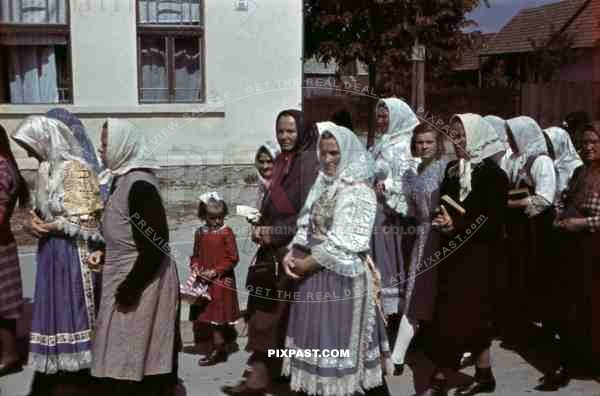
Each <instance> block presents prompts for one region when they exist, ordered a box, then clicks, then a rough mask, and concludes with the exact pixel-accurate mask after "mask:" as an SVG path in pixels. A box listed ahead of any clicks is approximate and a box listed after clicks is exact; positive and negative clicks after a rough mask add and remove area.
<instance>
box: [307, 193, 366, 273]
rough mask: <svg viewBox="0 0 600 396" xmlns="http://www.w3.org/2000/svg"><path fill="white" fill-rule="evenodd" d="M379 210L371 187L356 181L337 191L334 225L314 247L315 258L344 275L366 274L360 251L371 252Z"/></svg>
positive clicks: (326, 266) (331, 269)
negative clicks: (372, 236)
mask: <svg viewBox="0 0 600 396" xmlns="http://www.w3.org/2000/svg"><path fill="white" fill-rule="evenodd" d="M376 210H377V199H376V197H375V192H374V191H373V190H372V189H371V188H370V187H369V186H367V185H364V184H356V185H352V186H347V187H344V188H342V189H341V190H340V191H338V198H337V202H336V204H335V209H334V215H333V225H332V226H331V228H330V230H329V232H328V233H327V239H326V240H325V241H324V242H322V243H320V244H318V245H316V246H314V247H313V248H312V255H313V258H314V259H315V260H316V261H317V262H318V263H319V264H320V265H321V266H322V267H324V268H326V269H328V270H330V271H333V272H335V273H337V274H339V275H342V276H347V277H355V276H358V275H360V274H362V273H364V272H365V266H364V265H363V262H362V259H361V257H360V256H359V254H360V253H365V252H367V251H369V248H370V241H371V235H372V233H373V225H374V223H375V211H376Z"/></svg>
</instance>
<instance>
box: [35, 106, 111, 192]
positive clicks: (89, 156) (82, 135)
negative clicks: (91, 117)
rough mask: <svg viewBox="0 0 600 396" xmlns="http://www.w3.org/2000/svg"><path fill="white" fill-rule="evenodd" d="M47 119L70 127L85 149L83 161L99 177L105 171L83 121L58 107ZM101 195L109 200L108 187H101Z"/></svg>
mask: <svg viewBox="0 0 600 396" xmlns="http://www.w3.org/2000/svg"><path fill="white" fill-rule="evenodd" d="M46 117H48V118H53V119H55V120H59V121H61V122H62V123H63V124H65V125H66V126H68V127H69V129H71V131H72V132H73V135H74V136H75V139H77V141H78V142H79V145H80V146H81V148H83V159H84V160H85V161H86V162H87V163H88V164H89V165H90V166H91V168H92V169H93V170H94V171H95V172H96V174H97V175H99V174H100V173H101V172H102V171H103V170H104V168H103V167H102V165H101V164H100V161H98V157H97V156H96V149H95V147H94V144H93V143H92V141H91V139H90V137H89V136H88V134H87V132H86V130H85V127H84V126H83V123H82V122H81V120H80V119H79V118H77V116H76V115H75V114H73V113H71V112H70V111H69V110H67V109H62V108H58V107H57V108H54V109H52V110H50V111H48V112H47V113H46ZM100 194H101V195H102V200H103V201H105V200H106V198H108V186H107V185H101V186H100Z"/></svg>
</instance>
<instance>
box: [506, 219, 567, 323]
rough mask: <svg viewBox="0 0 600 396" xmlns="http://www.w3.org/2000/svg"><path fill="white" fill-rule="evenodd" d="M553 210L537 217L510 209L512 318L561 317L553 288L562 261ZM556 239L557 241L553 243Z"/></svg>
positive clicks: (509, 308)
mask: <svg viewBox="0 0 600 396" xmlns="http://www.w3.org/2000/svg"><path fill="white" fill-rule="evenodd" d="M552 222H553V212H552V209H551V208H550V209H548V210H546V211H544V212H542V213H540V214H538V215H537V216H535V217H534V218H528V217H527V216H526V215H525V214H524V213H523V211H522V210H516V209H511V210H508V212H507V224H506V231H507V236H508V239H507V248H506V258H507V261H506V264H507V266H508V268H507V281H506V282H505V284H506V290H505V293H503V294H505V295H506V296H507V307H505V309H504V311H505V312H506V315H508V316H509V317H510V316H511V315H518V316H519V317H520V318H521V319H522V320H523V321H542V320H555V319H559V315H561V314H562V313H561V311H560V310H559V309H557V307H556V306H555V305H554V304H553V302H554V301H555V297H554V293H553V288H554V284H555V282H556V281H557V277H556V274H557V272H558V270H559V266H560V263H559V261H558V260H556V257H557V250H556V246H557V244H556V243H554V242H555V241H554V238H555V237H556V236H555V235H556V234H555V233H554V232H553V228H552ZM553 241H554V242H553Z"/></svg>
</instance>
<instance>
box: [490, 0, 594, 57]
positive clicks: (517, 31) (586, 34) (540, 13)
mask: <svg viewBox="0 0 600 396" xmlns="http://www.w3.org/2000/svg"><path fill="white" fill-rule="evenodd" d="M598 11H600V0H564V1H561V2H558V3H552V4H547V5H544V6H541V7H535V8H526V9H522V10H521V11H520V12H519V13H518V14H517V15H516V16H515V17H514V18H512V19H511V20H510V21H509V22H508V23H507V24H506V25H505V26H504V27H503V28H502V29H501V30H500V32H498V33H497V34H495V35H494V37H492V38H491V39H490V41H489V43H488V46H487V48H485V49H483V50H482V51H480V55H494V54H506V53H515V52H529V51H532V50H533V48H532V46H531V42H530V40H534V41H535V42H536V43H543V42H545V41H547V40H548V39H549V38H550V35H551V34H552V33H556V32H558V31H560V30H561V29H563V28H565V27H567V28H566V29H565V31H566V32H567V33H571V34H573V40H574V42H573V48H588V47H593V46H594V44H595V43H596V42H597V41H598V39H599V38H600V30H599V27H598V15H600V13H598ZM575 16H576V17H575ZM574 17H575V18H574ZM573 18H574V19H573Z"/></svg>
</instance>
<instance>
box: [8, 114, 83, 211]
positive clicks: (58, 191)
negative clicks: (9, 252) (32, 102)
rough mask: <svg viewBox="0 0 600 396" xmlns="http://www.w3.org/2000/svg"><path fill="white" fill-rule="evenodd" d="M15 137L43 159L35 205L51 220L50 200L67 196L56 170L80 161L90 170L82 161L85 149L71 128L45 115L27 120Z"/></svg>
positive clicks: (38, 176) (13, 134) (13, 136)
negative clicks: (61, 166) (66, 163)
mask: <svg viewBox="0 0 600 396" xmlns="http://www.w3.org/2000/svg"><path fill="white" fill-rule="evenodd" d="M12 138H13V140H15V141H16V142H17V143H19V144H24V145H26V146H27V147H29V148H30V149H31V150H33V151H34V152H35V153H36V154H37V155H38V156H39V157H40V160H41V162H40V165H39V168H38V175H37V188H36V194H35V204H34V206H35V207H36V208H37V209H39V211H40V212H41V214H42V216H44V217H45V218H46V219H49V218H50V217H51V216H52V215H51V213H50V209H49V207H50V206H51V202H50V197H59V196H62V195H64V186H63V185H62V183H61V182H60V181H61V180H62V177H60V176H61V175H59V174H57V171H56V170H57V169H59V167H60V164H61V163H62V162H65V161H79V162H81V163H82V164H85V165H86V166H87V167H88V168H90V165H89V164H87V163H86V162H85V160H84V159H83V149H82V148H81V146H80V145H79V143H78V142H77V139H76V138H75V136H74V135H73V133H72V132H71V130H70V129H69V127H68V126H66V125H65V124H63V123H62V122H61V121H58V120H55V119H52V118H48V117H44V116H30V117H27V118H25V119H24V120H23V121H22V122H21V123H20V124H19V126H18V127H17V129H16V130H15V131H14V132H13V133H12Z"/></svg>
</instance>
